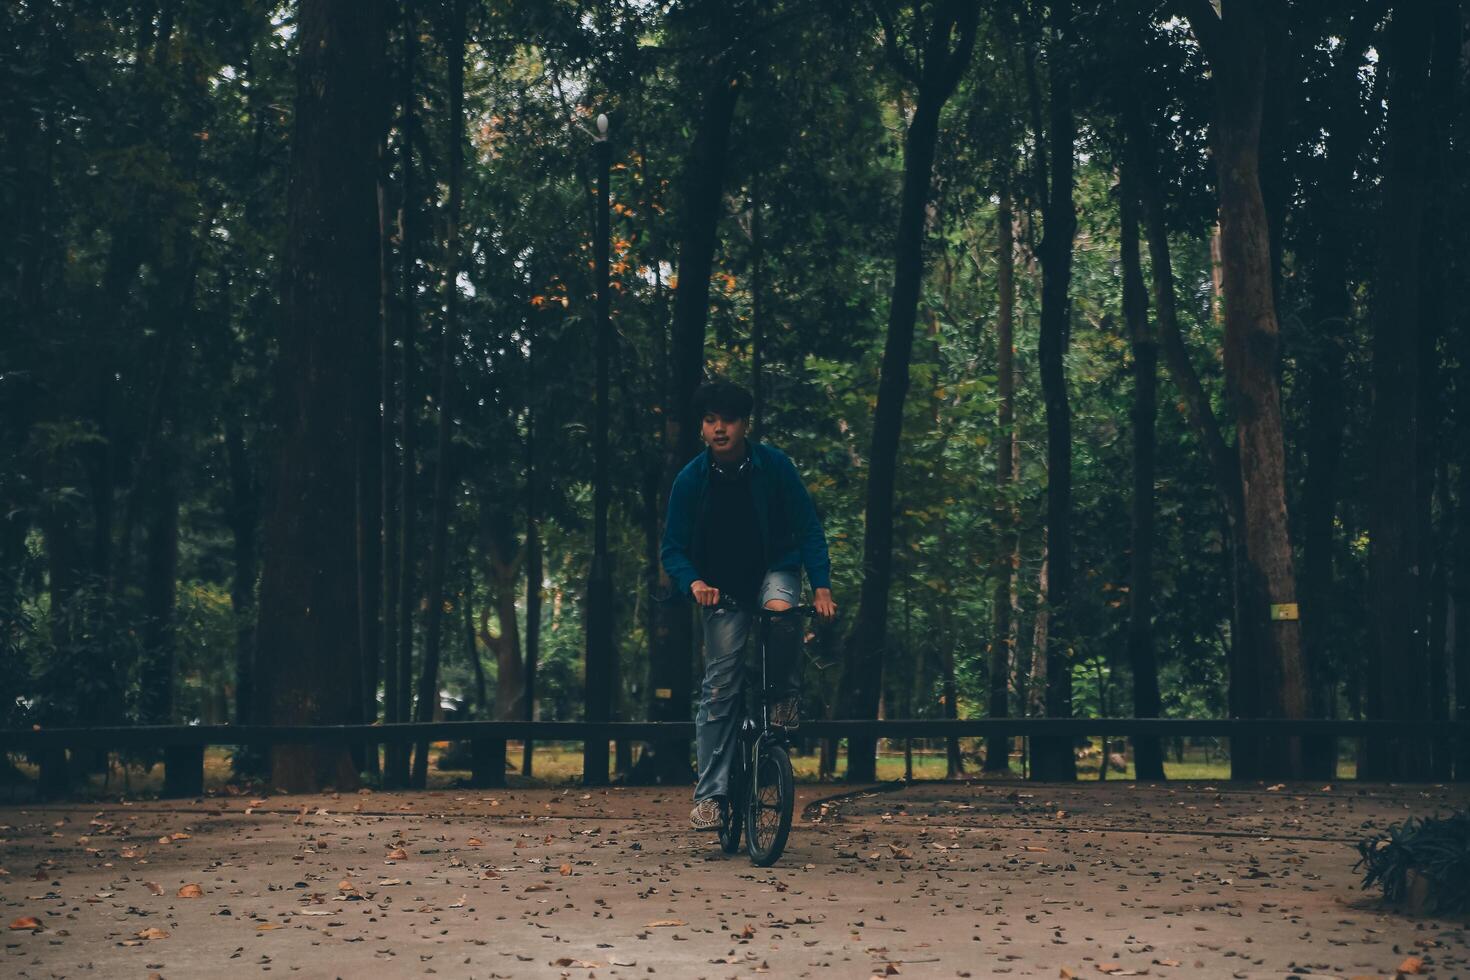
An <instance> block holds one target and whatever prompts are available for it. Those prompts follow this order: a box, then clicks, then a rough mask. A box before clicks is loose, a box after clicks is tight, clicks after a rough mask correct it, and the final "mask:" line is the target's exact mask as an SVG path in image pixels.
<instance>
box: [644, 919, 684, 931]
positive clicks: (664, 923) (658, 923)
mask: <svg viewBox="0 0 1470 980" xmlns="http://www.w3.org/2000/svg"><path fill="white" fill-rule="evenodd" d="M688 924H689V923H687V922H685V921H684V920H683V919H654V920H653V921H652V922H650V923H648V925H647V926H645V927H644V928H646V929H663V928H667V927H668V926H687V925H688Z"/></svg>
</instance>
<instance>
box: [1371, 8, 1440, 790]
mask: <svg viewBox="0 0 1470 980" xmlns="http://www.w3.org/2000/svg"><path fill="white" fill-rule="evenodd" d="M1433 26H1434V11H1433V5H1432V4H1427V3H1425V4H1402V5H1399V6H1398V7H1396V8H1395V10H1394V22H1393V25H1392V27H1391V32H1392V33H1391V36H1390V44H1391V46H1390V48H1389V51H1388V70H1389V73H1390V75H1389V99H1388V104H1389V106H1390V107H1391V108H1390V111H1389V121H1388V148H1387V152H1386V168H1385V174H1384V203H1383V215H1382V219H1383V237H1382V239H1381V251H1380V254H1379V259H1378V268H1377V277H1376V281H1375V283H1374V302H1373V426H1372V440H1373V446H1374V448H1375V451H1376V456H1375V460H1374V465H1373V467H1372V476H1371V481H1372V497H1371V506H1370V510H1369V541H1370V544H1369V581H1370V585H1371V587H1370V593H1371V595H1372V596H1373V599H1372V606H1373V623H1374V637H1373V641H1374V642H1373V646H1372V648H1371V649H1372V656H1373V660H1374V668H1373V669H1372V670H1371V671H1370V674H1369V676H1370V677H1374V678H1376V681H1377V682H1376V683H1374V684H1372V685H1371V686H1370V687H1369V692H1368V693H1369V699H1368V711H1369V716H1370V717H1373V718H1389V719H1394V718H1401V719H1413V718H1428V717H1430V698H1429V684H1430V678H1429V674H1428V663H1427V656H1428V650H1427V648H1426V646H1425V642H1424V636H1425V623H1424V618H1423V614H1424V609H1425V607H1424V603H1423V594H1422V593H1423V590H1424V584H1423V582H1422V581H1421V570H1422V569H1424V564H1423V560H1424V542H1423V541H1422V540H1421V527H1420V515H1419V510H1418V506H1417V505H1418V503H1419V500H1420V496H1421V484H1422V483H1423V481H1424V480H1425V474H1423V473H1421V472H1420V460H1419V454H1420V447H1419V433H1420V425H1421V424H1422V421H1421V412H1422V405H1421V393H1420V387H1421V365H1420V358H1421V352H1420V336H1421V331H1422V330H1423V329H1424V325H1423V323H1422V322H1421V311H1422V305H1421V303H1422V297H1421V293H1420V283H1421V268H1420V248H1421V242H1422V235H1421V229H1422V227H1423V220H1424V208H1425V201H1424V196H1423V183H1424V179H1425V153H1424V141H1425V139H1426V138H1428V137H1429V135H1430V129H1429V127H1430V125H1431V124H1432V121H1431V119H1430V118H1429V115H1428V112H1427V110H1428V104H1427V103H1428V99H1429V92H1428V88H1429V58H1430V46H1431V37H1432V32H1433ZM1405 502H1411V505H1410V506H1405ZM1366 761H1367V763H1368V772H1367V773H1365V774H1364V775H1365V776H1367V777H1368V778H1374V779H1408V780H1420V779H1427V778H1429V776H1430V772H1431V770H1430V759H1429V752H1428V746H1427V745H1426V744H1424V743H1423V741H1421V740H1419V739H1407V738H1403V739H1371V740H1369V742H1368V752H1367V760H1366Z"/></svg>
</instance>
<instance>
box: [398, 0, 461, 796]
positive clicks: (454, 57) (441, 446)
mask: <svg viewBox="0 0 1470 980" xmlns="http://www.w3.org/2000/svg"><path fill="white" fill-rule="evenodd" d="M465 4H466V0H454V2H453V3H452V4H451V8H452V9H451V11H450V25H449V37H448V40H447V41H446V42H445V46H446V47H447V48H448V62H449V214H448V215H447V216H446V219H447V222H446V225H447V231H446V234H445V239H446V240H445V243H444V253H445V262H444V282H443V290H444V321H443V323H442V324H441V326H440V333H439V392H438V394H437V396H436V397H435V399H434V408H435V411H436V412H437V413H438V427H437V431H436V436H435V456H434V460H435V462H434V509H433V518H432V525H431V530H430V532H429V533H430V537H429V581H428V586H427V591H428V597H429V605H428V610H427V613H428V615H427V623H426V626H425V629H424V660H423V664H422V665H421V666H420V669H419V696H418V713H417V715H416V716H415V720H416V721H432V720H433V718H434V710H435V708H437V707H438V705H439V648H440V640H441V636H442V632H443V624H444V596H443V592H444V572H445V568H446V567H447V565H448V561H449V556H448V549H449V511H450V509H451V507H452V501H451V499H450V494H451V490H452V488H453V486H454V484H455V483H456V482H458V481H457V480H456V477H455V469H454V460H453V458H452V448H451V446H450V435H449V433H450V429H451V428H452V426H453V412H452V411H451V406H450V397H451V389H452V379H453V375H454V357H453V355H452V353H451V348H452V347H453V345H454V344H455V342H457V341H458V339H459V262H460V257H459V252H460V245H459V239H460V231H459V224H460V202H461V201H462V199H463V172H464V49H465ZM411 778H412V783H413V786H414V787H415V788H417V789H423V788H424V786H425V785H426V783H427V781H428V778H429V743H428V741H421V742H419V743H418V744H417V745H415V746H414V755H413V772H412V777H411Z"/></svg>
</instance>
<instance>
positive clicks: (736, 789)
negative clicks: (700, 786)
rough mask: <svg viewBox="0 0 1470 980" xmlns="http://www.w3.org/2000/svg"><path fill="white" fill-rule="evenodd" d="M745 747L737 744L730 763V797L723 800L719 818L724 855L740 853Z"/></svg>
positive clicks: (744, 806)
mask: <svg viewBox="0 0 1470 980" xmlns="http://www.w3.org/2000/svg"><path fill="white" fill-rule="evenodd" d="M746 785H747V784H746V779H745V747H744V746H743V745H739V743H737V751H736V752H735V758H734V759H732V760H731V761H730V787H729V789H730V795H729V796H728V797H726V799H725V805H724V807H723V808H722V814H721V818H720V849H721V850H723V851H724V852H725V853H726V854H738V853H739V852H740V831H741V825H742V824H743V823H744V822H745V809H746V803H745V793H746Z"/></svg>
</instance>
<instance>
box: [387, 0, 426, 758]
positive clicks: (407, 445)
mask: <svg viewBox="0 0 1470 980" xmlns="http://www.w3.org/2000/svg"><path fill="white" fill-rule="evenodd" d="M418 31H419V22H418V14H417V9H416V6H415V4H414V3H413V0H405V3H404V4H403V93H402V103H403V117H402V123H401V129H402V136H401V139H402V146H401V149H400V152H401V153H402V157H403V176H402V183H403V195H402V205H401V208H400V210H399V213H398V227H399V239H400V242H399V291H400V294H401V295H400V296H399V313H400V315H399V327H398V330H399V333H398V344H399V349H398V352H399V380H398V386H399V389H398V390H399V395H398V398H399V412H398V443H399V453H400V456H401V459H400V462H399V468H398V569H397V575H398V585H397V589H396V591H397V593H398V610H397V615H398V626H397V628H396V629H395V630H394V632H395V633H397V635H398V650H397V655H396V657H395V663H394V665H393V669H394V670H396V671H397V673H398V685H397V686H398V705H397V707H396V709H395V715H396V716H397V718H398V719H399V720H400V721H408V720H409V719H410V718H412V717H413V711H412V705H413V637H414V628H413V626H414V623H413V612H414V607H415V606H416V605H418V584H417V574H416V573H417V570H418V563H417V562H416V561H415V558H416V554H415V548H416V544H415V539H416V537H417V534H416V531H417V529H418V528H417V525H418V493H417V482H418V480H417V477H418V459H417V447H416V442H417V440H416V439H415V437H414V436H415V432H414V430H415V425H414V422H415V418H414V416H415V409H416V407H417V406H416V404H415V396H414V388H415V385H414V380H415V379H414V375H415V374H416V373H417V366H418V358H417V354H416V346H417V343H418V315H417V305H418V304H417V302H416V299H415V294H416V291H417V289H418V283H417V277H416V276H415V275H414V261H415V256H416V254H417V247H418V239H417V230H418V215H417V212H418V205H419V200H418V197H417V193H418V191H417V185H416V183H415V181H414V143H415V136H416V130H417V127H418V123H417V112H416V110H415V100H416V96H415V94H414V78H415V69H414V63H415V61H416V60H417V54H418ZM390 748H391V752H390V753H388V754H387V755H386V759H385V761H386V762H387V769H386V772H385V773H384V783H385V784H386V785H389V786H407V785H408V784H409V777H410V773H409V748H408V746H407V745H406V744H398V745H394V746H391V747H390Z"/></svg>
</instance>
